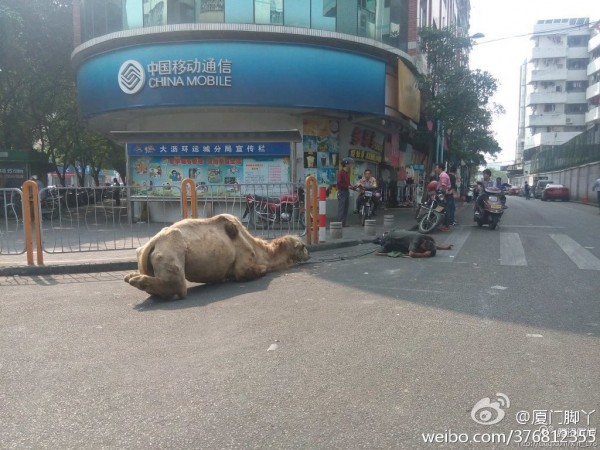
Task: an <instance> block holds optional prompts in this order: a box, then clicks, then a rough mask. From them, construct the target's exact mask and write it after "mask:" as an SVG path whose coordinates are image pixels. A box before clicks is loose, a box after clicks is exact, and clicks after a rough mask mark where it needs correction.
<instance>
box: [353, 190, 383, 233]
mask: <svg viewBox="0 0 600 450" xmlns="http://www.w3.org/2000/svg"><path fill="white" fill-rule="evenodd" d="M358 198H359V200H358V204H359V207H358V214H359V215H360V224H361V225H364V224H365V221H367V220H368V219H370V218H371V217H373V210H374V209H375V201H376V200H377V201H379V199H380V198H381V194H380V193H379V191H375V190H373V189H364V188H361V189H360V194H359V197H358Z"/></svg>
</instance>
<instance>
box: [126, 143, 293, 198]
mask: <svg viewBox="0 0 600 450" xmlns="http://www.w3.org/2000/svg"><path fill="white" fill-rule="evenodd" d="M226 145H230V144H176V145H170V144H164V145H163V144H149V145H148V146H144V145H142V144H135V145H134V144H128V154H129V183H128V184H129V185H130V186H131V187H132V188H135V193H136V194H142V195H155V196H179V195H180V191H179V189H172V187H174V186H175V187H180V186H181V181H182V180H183V179H185V178H191V179H193V180H194V181H195V184H196V189H197V193H198V195H202V194H210V195H212V196H214V195H217V196H235V195H241V194H244V193H245V192H244V191H245V190H249V191H252V192H260V191H261V190H264V189H265V187H263V186H260V185H266V184H269V183H289V182H290V158H289V144H287V143H284V144H283V145H281V146H276V145H270V144H264V148H263V149H264V151H261V152H260V153H258V152H256V153H255V152H254V150H256V148H258V147H256V144H239V145H238V144H233V149H232V151H231V152H228V153H225V152H224V151H223V149H224V148H225V146H226ZM130 146H131V147H130ZM236 146H238V148H239V149H243V151H239V153H237V154H236V152H235V148H236ZM249 146H251V147H252V146H254V150H253V151H252V152H248V151H247V149H248V147H249ZM162 147H164V148H165V149H167V151H166V152H163V154H161V150H160V149H161V148H162ZM203 148H204V151H203V150H202V149H203ZM215 148H216V149H217V151H216V152H215ZM192 149H199V151H197V152H193V151H192ZM164 153H166V154H164ZM250 155H252V156H250ZM284 155H285V156H284Z"/></svg>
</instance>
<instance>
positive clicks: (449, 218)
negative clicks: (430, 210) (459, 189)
mask: <svg viewBox="0 0 600 450" xmlns="http://www.w3.org/2000/svg"><path fill="white" fill-rule="evenodd" d="M455 219H456V203H455V201H454V195H446V221H445V225H446V226H450V225H452V224H453V223H454V222H455Z"/></svg>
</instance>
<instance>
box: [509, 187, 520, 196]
mask: <svg viewBox="0 0 600 450" xmlns="http://www.w3.org/2000/svg"><path fill="white" fill-rule="evenodd" d="M520 194H521V188H520V187H519V186H511V187H510V188H509V189H508V195H520Z"/></svg>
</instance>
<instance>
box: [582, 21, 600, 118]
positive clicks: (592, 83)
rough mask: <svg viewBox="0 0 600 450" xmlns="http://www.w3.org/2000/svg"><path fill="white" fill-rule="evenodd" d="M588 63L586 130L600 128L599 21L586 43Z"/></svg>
mask: <svg viewBox="0 0 600 450" xmlns="http://www.w3.org/2000/svg"><path fill="white" fill-rule="evenodd" d="M588 51H589V54H590V62H589V64H588V66H587V75H588V78H589V86H588V88H587V90H586V92H585V97H586V99H587V102H588V107H589V110H588V112H587V113H586V115H585V123H586V125H587V127H588V128H596V129H597V128H598V127H599V126H600V21H598V22H597V23H596V24H595V25H594V26H593V27H592V29H591V34H590V41H589V42H588Z"/></svg>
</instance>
